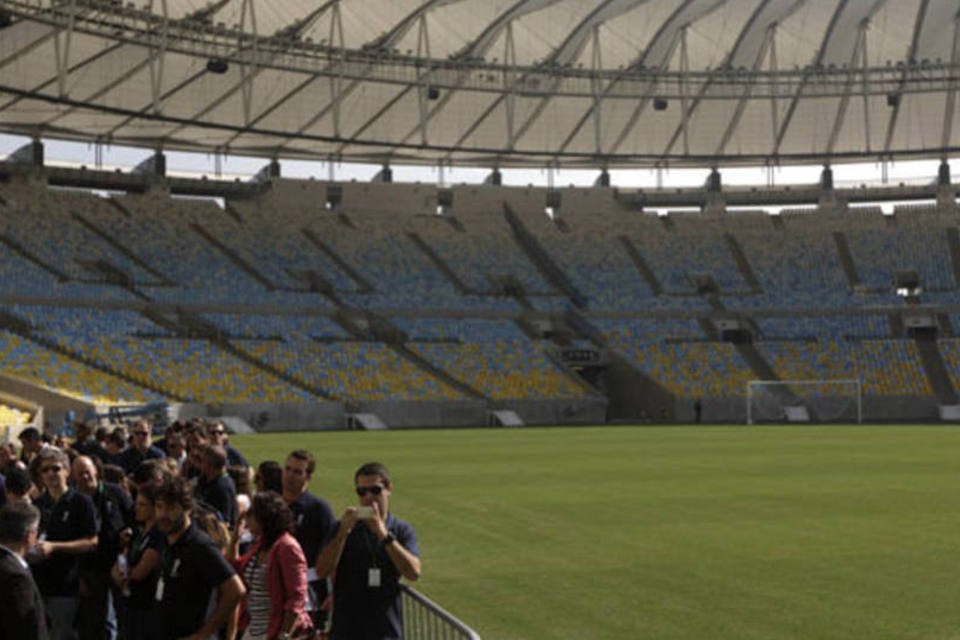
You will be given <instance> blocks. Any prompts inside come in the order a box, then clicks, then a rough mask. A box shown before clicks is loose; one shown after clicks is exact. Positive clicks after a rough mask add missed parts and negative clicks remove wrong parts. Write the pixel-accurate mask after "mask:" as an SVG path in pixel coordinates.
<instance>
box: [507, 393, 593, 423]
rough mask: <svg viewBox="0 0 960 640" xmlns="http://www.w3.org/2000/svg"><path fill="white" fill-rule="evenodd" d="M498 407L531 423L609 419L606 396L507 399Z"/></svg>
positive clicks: (591, 421) (582, 421)
mask: <svg viewBox="0 0 960 640" xmlns="http://www.w3.org/2000/svg"><path fill="white" fill-rule="evenodd" d="M497 405H498V406H497V408H498V409H510V410H513V411H516V412H517V415H519V416H520V417H521V418H522V419H523V421H524V422H525V423H526V424H529V425H561V424H571V425H572V424H604V423H606V421H607V400H606V398H586V399H579V398H578V399H569V400H567V399H563V398H560V399H556V400H505V401H503V402H499V403H497Z"/></svg>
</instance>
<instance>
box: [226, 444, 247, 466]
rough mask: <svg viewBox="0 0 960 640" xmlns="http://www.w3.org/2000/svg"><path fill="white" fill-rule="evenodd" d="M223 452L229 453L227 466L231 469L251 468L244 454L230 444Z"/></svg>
mask: <svg viewBox="0 0 960 640" xmlns="http://www.w3.org/2000/svg"><path fill="white" fill-rule="evenodd" d="M223 450H224V451H226V452H227V464H228V465H230V466H231V467H249V466H250V464H249V463H248V462H247V459H246V458H244V457H243V454H242V453H240V452H239V451H237V450H236V449H234V448H233V447H231V446H230V445H228V444H225V445H223Z"/></svg>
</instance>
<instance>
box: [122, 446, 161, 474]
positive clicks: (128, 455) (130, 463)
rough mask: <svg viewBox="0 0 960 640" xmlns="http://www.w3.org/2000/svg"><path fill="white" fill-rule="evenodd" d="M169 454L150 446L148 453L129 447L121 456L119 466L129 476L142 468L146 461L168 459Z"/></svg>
mask: <svg viewBox="0 0 960 640" xmlns="http://www.w3.org/2000/svg"><path fill="white" fill-rule="evenodd" d="M166 457H167V454H165V453H164V452H163V449H158V448H157V447H155V446H153V445H150V446H149V447H147V450H146V451H140V449H137V448H136V447H127V448H126V449H124V450H123V452H122V453H121V454H120V457H119V460H118V461H117V464H119V465H120V466H121V467H123V472H124V473H126V474H127V475H129V474H131V473H133V470H134V469H136V468H137V467H138V466H140V463H141V462H143V461H144V460H153V459H155V458H166Z"/></svg>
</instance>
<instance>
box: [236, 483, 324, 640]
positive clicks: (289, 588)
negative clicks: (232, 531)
mask: <svg viewBox="0 0 960 640" xmlns="http://www.w3.org/2000/svg"><path fill="white" fill-rule="evenodd" d="M246 522H247V526H248V527H249V528H250V532H251V533H252V534H253V535H254V536H255V539H254V541H253V544H252V545H251V546H250V548H249V549H248V550H247V552H246V553H245V554H243V556H241V557H240V558H239V559H237V560H235V561H234V566H235V567H236V569H237V573H238V574H239V575H240V577H241V578H243V582H244V584H245V586H246V588H247V596H246V597H245V598H244V600H243V603H242V605H241V619H240V628H241V629H244V633H243V636H242V637H243V638H244V640H248V639H249V640H289V639H292V638H300V637H307V636H310V634H311V633H312V629H311V623H310V616H309V615H308V614H307V612H306V611H305V610H304V606H305V605H306V601H307V561H306V558H304V556H303V551H302V550H301V549H300V544H299V543H298V542H297V540H296V538H294V537H293V535H292V533H291V531H292V530H293V514H292V513H291V512H290V509H289V507H287V505H286V503H285V502H284V501H283V498H282V497H280V495H279V494H277V493H275V492H273V491H266V492H263V493H258V494H256V495H255V496H254V498H253V504H252V505H251V506H250V510H249V511H248V512H247V517H246ZM238 529H239V526H238ZM238 533H239V532H238ZM238 538H239V535H235V536H234V539H235V540H237V539H238ZM234 548H236V547H234Z"/></svg>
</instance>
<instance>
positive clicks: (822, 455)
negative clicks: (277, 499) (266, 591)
mask: <svg viewBox="0 0 960 640" xmlns="http://www.w3.org/2000/svg"><path fill="white" fill-rule="evenodd" d="M233 443H234V444H235V445H236V446H237V447H239V448H240V449H241V450H242V451H243V452H244V453H245V454H246V455H247V456H248V457H249V458H250V459H251V462H254V461H260V460H264V459H277V460H282V459H283V457H284V455H285V453H286V452H287V451H289V450H290V449H292V448H295V447H306V448H309V449H310V450H311V451H313V452H314V453H315V454H316V456H317V458H318V460H319V466H318V469H317V473H316V474H315V476H314V481H313V483H312V485H311V486H312V489H313V490H314V491H315V492H316V493H318V494H320V495H322V496H324V497H326V498H327V499H328V500H329V501H330V502H331V504H332V505H333V507H334V510H335V511H336V512H337V513H338V515H339V513H340V512H342V510H343V508H344V507H345V506H347V505H348V504H353V502H354V500H355V497H354V496H353V495H352V493H351V491H352V478H353V471H354V470H355V469H356V467H357V466H359V464H361V463H363V462H366V461H369V460H379V461H382V462H384V463H386V464H387V465H388V466H389V467H390V468H391V470H392V472H393V474H394V476H395V494H394V498H393V502H392V508H393V511H394V512H395V513H396V514H397V515H399V516H400V517H403V518H405V519H407V520H409V521H410V522H412V523H413V524H414V526H415V527H416V528H417V531H418V534H419V536H420V542H421V546H422V550H423V556H422V559H423V563H424V564H423V567H424V573H423V578H422V579H421V581H420V583H419V584H418V585H416V586H417V588H418V589H420V590H421V591H423V592H424V593H426V594H427V595H428V596H430V597H431V598H433V599H435V600H436V601H437V602H439V603H440V604H441V605H442V606H444V607H445V608H447V609H448V610H450V611H451V612H453V613H454V614H455V615H457V616H458V617H460V618H461V619H463V620H464V621H465V622H467V623H468V624H470V625H471V626H472V627H474V628H475V629H476V630H477V631H478V632H479V633H480V635H481V636H482V637H483V638H484V639H485V640H494V639H504V640H513V639H521V638H530V639H533V638H537V639H539V638H577V639H585V638H683V639H704V640H716V639H725V638H730V639H738V640H744V639H752V638H756V639H761V638H762V639H764V640H773V639H780V638H784V639H785V638H796V639H803V640H808V639H812V638H818V639H819V638H837V639H844V640H847V639H851V638H869V639H872V640H876V639H881V638H891V639H898V640H899V639H907V638H931V639H933V638H937V639H940V638H956V637H960V473H958V471H960V464H958V462H960V460H958V451H960V431H958V430H956V429H955V428H950V427H927V426H902V427H886V426H876V427H867V426H850V427H838V426H830V427H744V426H732V427H699V428H694V427H663V428H661V427H655V428H654V427H643V428H639V427H637V428H633V427H583V428H554V429H534V428H526V429H514V430H502V429H498V430H492V429H490V430H423V431H403V432H400V431H387V432H370V433H366V432H331V433H296V434H273V435H255V436H243V437H241V436H235V437H234V439H233Z"/></svg>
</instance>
